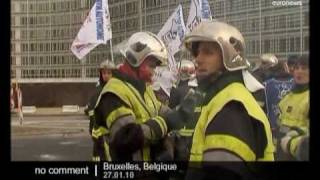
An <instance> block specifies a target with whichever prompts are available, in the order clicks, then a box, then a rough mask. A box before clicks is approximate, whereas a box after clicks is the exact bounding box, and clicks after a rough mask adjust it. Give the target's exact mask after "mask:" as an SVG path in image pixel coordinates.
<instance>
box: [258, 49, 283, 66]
mask: <svg viewBox="0 0 320 180" xmlns="http://www.w3.org/2000/svg"><path fill="white" fill-rule="evenodd" d="M260 61H261V68H263V69H269V68H271V67H274V66H276V65H277V64H278V62H279V60H278V58H277V57H276V56H275V55H274V54H271V53H267V54H262V55H261V56H260Z"/></svg>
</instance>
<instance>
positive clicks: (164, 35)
mask: <svg viewBox="0 0 320 180" xmlns="http://www.w3.org/2000/svg"><path fill="white" fill-rule="evenodd" d="M185 33H186V27H185V24H184V20H183V13H182V6H181V4H179V6H178V7H177V8H176V9H175V11H174V12H173V13H172V15H171V16H170V17H169V19H168V20H167V22H166V23H165V24H164V26H163V27H162V29H161V30H160V31H159V33H158V37H159V38H160V39H161V40H162V41H163V42H164V44H165V45H166V47H167V49H168V52H169V63H168V64H169V69H170V71H175V69H176V61H175V59H174V56H173V55H174V54H175V53H177V52H178V51H179V50H180V45H181V43H182V40H183V38H184V35H185Z"/></svg>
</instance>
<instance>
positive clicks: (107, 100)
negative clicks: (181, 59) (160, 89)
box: [95, 32, 184, 161]
mask: <svg viewBox="0 0 320 180" xmlns="http://www.w3.org/2000/svg"><path fill="white" fill-rule="evenodd" d="M121 52H122V55H123V56H124V58H125V62H124V63H123V64H122V65H121V66H120V67H119V69H118V70H115V71H113V72H112V75H113V76H112V78H111V79H110V80H109V82H108V83H107V84H106V85H105V86H104V87H103V90H102V91H101V93H100V95H99V98H98V101H97V103H96V106H95V117H96V120H97V122H99V123H100V124H101V125H103V126H104V127H105V129H106V130H107V134H106V136H105V145H106V151H105V154H106V159H105V160H108V161H130V160H132V161H149V160H154V159H157V157H163V156H161V152H158V151H157V150H159V151H160V150H162V149H161V148H153V147H157V145H158V144H159V142H161V141H162V140H163V138H164V137H165V136H166V135H167V132H168V130H171V129H172V128H178V127H180V124H182V123H183V121H184V120H180V121H181V122H179V121H173V120H171V119H170V118H167V117H168V115H167V113H168V112H170V109H169V108H168V107H166V106H164V105H162V104H161V103H160V102H159V101H158V100H157V99H156V96H155V94H154V92H153V90H152V87H151V84H152V77H153V74H154V70H155V68H156V67H157V66H160V65H165V64H166V62H167V58H168V53H167V49H166V47H165V46H164V44H163V42H162V41H161V40H160V39H159V38H158V37H157V36H156V35H154V34H153V33H150V32H137V33H134V34H133V35H131V36H130V38H129V39H128V41H127V43H126V45H125V47H124V48H123V49H122V50H121ZM163 149H165V148H163ZM166 152H170V151H166ZM159 154H160V155H159ZM158 155H159V156H158ZM170 156H171V155H170Z"/></svg>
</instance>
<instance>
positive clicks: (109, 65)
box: [85, 60, 116, 161]
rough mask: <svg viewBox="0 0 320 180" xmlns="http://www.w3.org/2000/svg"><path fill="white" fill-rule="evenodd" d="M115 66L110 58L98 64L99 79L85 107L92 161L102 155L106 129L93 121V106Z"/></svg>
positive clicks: (97, 159)
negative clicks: (87, 117) (90, 140)
mask: <svg viewBox="0 0 320 180" xmlns="http://www.w3.org/2000/svg"><path fill="white" fill-rule="evenodd" d="M115 68H116V66H115V64H114V63H113V62H112V61H110V60H105V61H103V62H101V64H100V65H99V69H98V70H99V81H98V83H97V85H96V92H95V93H94V95H93V96H92V97H91V98H90V101H89V103H88V105H87V108H86V110H85V111H86V114H87V115H88V116H89V120H90V123H89V134H90V135H91V136H92V140H93V157H92V159H93V161H99V160H100V156H103V155H104V151H105V150H104V142H103V135H104V133H105V132H106V130H105V129H104V128H103V127H102V126H99V124H97V123H96V121H95V116H94V106H95V104H96V102H97V99H98V97H99V94H100V92H101V91H102V88H103V86H104V85H105V84H106V83H107V82H108V81H109V79H110V78H111V77H112V70H114V69H115Z"/></svg>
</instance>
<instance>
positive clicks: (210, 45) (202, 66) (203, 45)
mask: <svg viewBox="0 0 320 180" xmlns="http://www.w3.org/2000/svg"><path fill="white" fill-rule="evenodd" d="M194 55H195V61H196V75H197V78H198V79H203V78H205V77H207V76H209V75H211V74H213V73H216V72H217V71H220V70H222V69H223V67H224V66H223V62H222V52H221V49H220V47H219V45H218V44H217V43H214V42H200V43H199V46H198V48H197V50H196V53H194Z"/></svg>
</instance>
